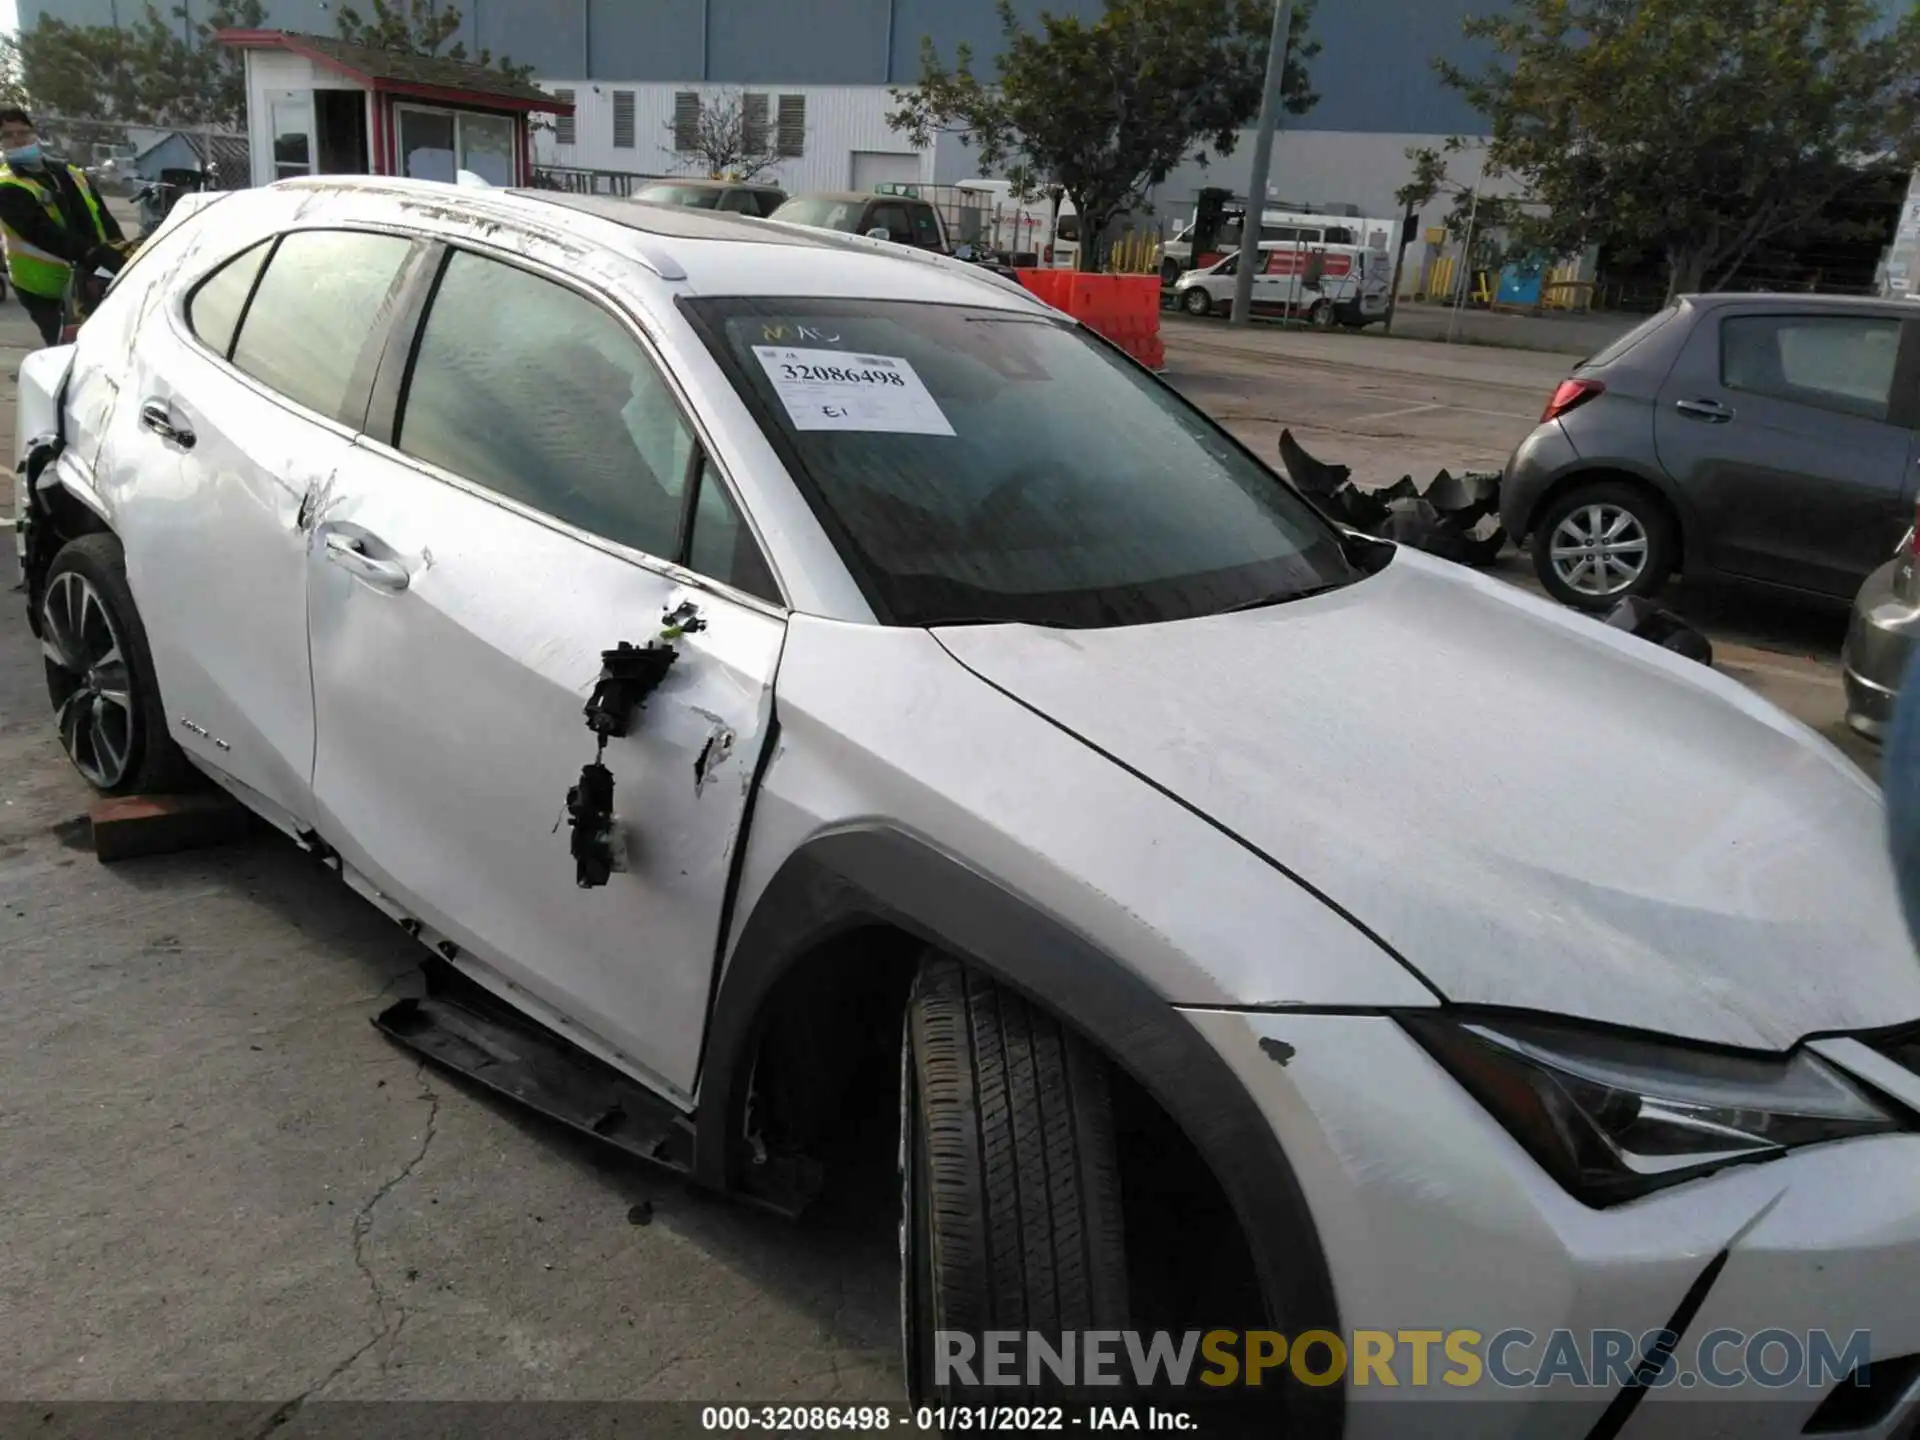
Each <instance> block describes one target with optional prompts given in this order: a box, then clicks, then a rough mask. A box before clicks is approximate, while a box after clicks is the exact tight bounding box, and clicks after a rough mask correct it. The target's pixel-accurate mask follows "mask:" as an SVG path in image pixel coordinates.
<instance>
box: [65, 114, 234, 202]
mask: <svg viewBox="0 0 1920 1440" xmlns="http://www.w3.org/2000/svg"><path fill="white" fill-rule="evenodd" d="M34 123H35V125H36V126H37V127H38V128H39V130H40V133H41V135H42V137H44V139H45V140H46V142H47V147H48V149H50V150H51V151H52V152H53V153H54V154H55V155H58V156H61V157H62V158H64V159H66V160H69V161H71V162H72V163H73V164H75V165H78V166H80V167H81V168H82V169H84V170H86V171H87V172H88V174H89V175H91V176H92V177H93V179H94V181H95V183H96V185H98V186H99V188H100V189H101V191H102V192H103V193H105V194H108V195H120V196H129V195H132V194H133V193H134V192H136V191H137V190H139V189H140V187H141V186H143V185H146V184H149V183H153V184H160V185H163V186H167V187H169V188H171V189H173V190H175V191H187V190H242V189H245V188H246V187H247V186H248V185H249V184H250V183H251V182H252V172H253V164H252V158H251V155H250V153H249V151H248V148H247V136H246V133H245V132H244V131H236V130H227V129H221V128H219V127H216V126H207V125H179V126H163V125H129V124H126V123H125V122H122V121H115V120H94V119H88V118H85V117H79V116H71V115H35V116H34Z"/></svg>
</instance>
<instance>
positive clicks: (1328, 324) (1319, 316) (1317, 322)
mask: <svg viewBox="0 0 1920 1440" xmlns="http://www.w3.org/2000/svg"><path fill="white" fill-rule="evenodd" d="M1338 319H1339V317H1338V316H1337V315H1335V314H1334V313H1333V302H1332V301H1331V300H1316V301H1314V302H1313V304H1312V305H1310V306H1308V307H1307V324H1309V325H1311V326H1312V327H1313V328H1314V329H1316V330H1331V329H1333V327H1334V324H1335V322H1336V321H1337V320H1338Z"/></svg>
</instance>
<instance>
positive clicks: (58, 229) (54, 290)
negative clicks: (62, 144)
mask: <svg viewBox="0 0 1920 1440" xmlns="http://www.w3.org/2000/svg"><path fill="white" fill-rule="evenodd" d="M0 152H4V154H5V159H6V163H5V164H4V165H0V241H4V243H5V246H6V252H7V278H8V279H10V280H11V281H12V282H13V288H14V293H15V294H17V295H18V296H19V297H20V304H21V305H22V306H23V307H24V308H25V309H26V312H27V313H28V314H29V315H31V316H32V317H33V323H34V324H35V325H36V326H38V327H39V330H40V338H41V339H42V340H44V341H45V342H46V343H47V344H49V345H54V344H57V343H59V339H60V325H61V320H62V316H63V312H64V309H65V297H66V293H67V282H68V280H69V279H70V278H71V276H72V274H73V267H74V266H76V265H92V264H95V263H100V258H101V257H102V256H103V255H104V256H105V257H106V258H107V259H109V260H111V257H112V252H111V251H110V250H109V249H108V247H111V246H113V245H117V244H119V243H121V242H122V241H123V240H124V238H125V237H124V236H123V235H122V234H121V232H120V225H119V222H118V221H116V220H115V219H114V218H113V216H112V215H111V214H110V213H109V212H108V210H107V207H106V206H105V205H103V204H102V203H101V201H100V196H99V195H98V194H97V193H96V192H95V190H94V188H93V184H92V182H91V181H89V180H88V179H87V177H86V174H85V172H84V171H82V170H81V169H80V167H79V166H77V165H69V164H68V163H67V162H66V161H64V160H59V159H55V158H52V157H49V156H47V155H45V154H44V153H43V152H42V150H41V146H40V135H39V132H38V131H37V130H36V129H35V127H34V123H33V117H32V116H31V115H29V114H27V112H26V111H24V110H22V109H19V108H18V107H10V108H5V109H0ZM112 263H113V264H114V265H115V266H116V268H117V264H118V262H117V260H113V261H112Z"/></svg>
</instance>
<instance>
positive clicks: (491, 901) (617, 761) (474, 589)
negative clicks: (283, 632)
mask: <svg viewBox="0 0 1920 1440" xmlns="http://www.w3.org/2000/svg"><path fill="white" fill-rule="evenodd" d="M402 353H404V347H402ZM386 383H387V376H386V375H385V374H384V373H383V376H382V380H381V387H382V390H383V392H384V390H385V388H386ZM375 408H376V411H377V410H378V409H379V405H378V403H377V402H376V407H375ZM370 429H372V430H373V431H374V432H375V433H374V434H373V435H370V436H369V437H368V438H366V439H364V440H363V441H362V442H361V443H360V444H359V445H358V446H357V447H356V450H355V452H354V455H353V458H352V460H351V462H350V463H349V464H348V465H347V466H345V467H343V470H342V478H341V481H340V483H338V484H337V485H336V486H335V487H334V488H333V490H332V491H331V492H330V494H329V497H328V503H327V505H326V507H325V509H324V510H323V512H322V513H321V514H320V515H319V516H318V517H317V535H316V544H315V545H314V547H313V549H312V552H311V560H310V562H309V583H310V597H311V601H310V603H311V640H312V654H313V675H314V699H315V717H316V724H317V728H318V737H319V738H318V744H317V749H316V754H315V762H314V777H313V783H314V792H315V797H316V802H317V805H318V808H319V811H320V817H321V818H320V822H319V823H320V828H321V831H322V833H323V834H325V835H326V836H327V838H328V839H329V841H331V842H332V843H333V844H334V845H335V846H336V847H337V848H338V849H339V850H340V851H341V853H342V854H343V856H345V857H346V859H347V861H348V862H349V863H350V864H352V865H353V866H354V867H355V868H357V869H359V870H361V871H362V872H363V873H365V874H366V875H367V876H368V878H369V879H370V880H371V881H372V882H373V883H374V884H375V885H377V886H378V887H379V888H380V889H382V890H383V891H385V892H386V893H387V894H388V895H389V896H391V897H392V898H393V899H394V900H396V901H398V902H400V903H401V904H403V905H404V906H406V907H408V908H409V909H410V910H411V912H412V913H414V914H416V915H418V916H419V917H420V918H421V919H422V920H423V921H425V922H426V923H428V924H430V925H432V926H433V927H434V928H435V929H436V930H439V931H441V932H442V933H444V934H446V935H447V936H448V937H450V938H451V939H452V940H453V941H454V942H455V943H456V944H458V945H459V946H460V947H461V949H462V951H463V952H464V955H463V958H464V959H468V960H472V961H477V962H478V964H479V965H481V966H482V967H484V968H485V969H487V970H490V971H492V972H493V973H494V974H495V975H497V976H498V977H500V978H502V979H504V980H506V981H508V982H510V983H512V984H513V985H516V986H519V987H521V988H522V989H523V990H525V991H526V992H527V993H528V994H529V995H531V996H532V997H533V998H534V999H535V1000H537V1001H538V1002H540V1004H541V1005H543V1006H544V1007H546V1008H547V1009H549V1010H550V1011H552V1012H556V1014H557V1017H558V1018H559V1019H561V1020H563V1021H564V1022H566V1023H567V1024H569V1025H571V1026H572V1027H574V1028H575V1030H576V1032H578V1033H580V1034H581V1035H582V1037H583V1038H585V1039H588V1040H589V1041H591V1042H593V1043H595V1044H597V1046H598V1048H600V1049H602V1050H603V1051H605V1052H607V1053H609V1054H610V1055H611V1056H612V1057H613V1058H615V1059H616V1060H618V1061H620V1062H622V1063H624V1064H625V1065H627V1066H628V1067H629V1068H631V1069H632V1070H634V1071H636V1072H638V1073H641V1074H643V1075H644V1076H646V1077H648V1078H650V1079H651V1080H652V1081H653V1082H654V1083H655V1084H657V1085H658V1086H659V1087H660V1088H661V1089H663V1090H664V1091H666V1092H667V1093H669V1094H674V1095H677V1096H679V1097H681V1098H683V1099H684V1098H685V1097H686V1096H687V1095H688V1093H689V1092H690V1091H691V1089H692V1086H693V1082H694V1075H695V1069H696V1066H697V1063H698V1058H699V1047H700V1039H701V1033H702V1027H703V1023H704V1019H705V1013H706V1005H707V997H708V987H709V984H710V982H711V979H712V973H713V965H714V960H715V951H716V945H717V941H718V935H719V921H720V913H721V908H722V903H723V900H724V897H725V894H726V890H727V885H728V881H729V866H730V859H731V857H732V855H733V854H734V851H735V847H736V842H737V841H738V840H739V838H740V836H739V832H740V826H741V824H742V821H743V817H744V813H745V808H746V804H747V798H748V793H749V789H750V781H751V777H752V775H753V774H754V771H755V767H756V764H757V761H758V758H759V754H760V750H761V747H762V746H763V744H764V743H765V740H766V737H767V734H768V730H769V726H770V723H771V714H772V685H773V677H774V669H775V666H776V664H777V661H778V658H779V654H780V647H781V644H782V642H783V640H784V638H785V622H784V620H783V619H782V618H781V615H780V612H779V609H778V607H777V606H775V605H769V604H761V603H757V602H756V601H755V599H753V598H751V595H748V594H743V593H741V591H742V590H744V591H750V592H752V593H753V594H760V595H770V594H771V593H772V591H771V587H770V582H768V581H767V580H766V577H765V572H764V569H763V568H761V569H756V568H755V565H754V563H753V559H752V557H753V556H755V555H757V553H758V552H757V550H753V549H751V548H748V549H743V547H742V543H737V542H742V541H744V543H745V545H746V546H748V547H750V546H751V536H750V535H748V534H746V532H745V530H744V527H743V526H742V525H740V523H739V518H738V511H737V509H736V508H734V507H733V505H732V502H731V501H730V499H729V497H728V492H727V490H726V487H725V483H724V480H723V478H722V477H721V476H720V475H719V474H718V473H717V472H716V471H715V469H714V468H713V466H712V465H711V464H710V463H709V462H708V461H707V459H706V457H705V454H704V451H703V448H702V446H701V445H700V443H699V442H698V440H697V438H696V436H695V432H694V430H693V428H692V426H691V425H690V424H689V423H688V421H687V420H686V418H685V416H684V413H683V412H682V410H681V409H680V407H679V405H678V404H677V401H676V397H675V395H674V392H673V391H672V390H671V388H670V387H669V385H668V384H667V382H666V380H665V379H664V377H663V375H662V373H661V371H660V370H659V369H658V367H657V366H656V365H655V363H654V361H653V360H652V358H651V356H650V353H649V351H648V350H647V349H646V348H645V347H644V346H643V344H642V343H641V342H640V340H639V339H638V338H637V337H636V335H635V334H634V333H633V331H632V330H631V329H630V328H629V327H628V325H627V324H626V323H625V321H623V320H622V319H620V318H618V317H617V316H616V315H615V313H613V311H612V310H611V309H610V308H608V307H606V306H604V305H602V304H601V303H599V302H598V301H597V300H596V299H595V298H591V297H589V296H587V295H585V294H583V293H581V292H580V291H578V290H575V289H573V288H571V287H570V286H568V285H564V284H562V283H560V282H558V281H557V280H554V279H551V278H548V277H546V276H544V275H540V274H536V273H534V272H532V271H529V270H526V269H522V268H518V267H517V266H514V265H509V264H507V263H505V262H503V261H501V260H497V259H493V258H489V257H484V256H482V255H480V254H477V253H473V252H468V251H461V250H455V251H453V252H451V253H450V256H449V258H448V260H447V262H446V266H445V268H444V270H443V271H442V273H441V274H440V277H439V279H438V282H437V288H436V291H435V293H434V295H433V298H432V300H431V302H430V304H429V306H428V308H427V310H426V314H425V318H424V321H423V327H422V330H421V332H420V338H419V342H418V349H417V353H416V355H415V358H414V360H413V362H412V371H411V374H410V376H409V377H408V378H407V382H406V399H405V406H404V409H403V410H402V411H401V413H399V414H398V415H397V416H396V417H394V422H393V426H392V429H391V430H390V431H388V432H386V433H387V434H388V436H389V437H390V438H391V441H392V443H391V444H387V443H383V441H382V440H381V438H379V437H380V426H379V425H378V424H376V423H373V422H370ZM689 486H697V487H698V495H697V497H696V500H697V503H696V504H695V505H693V506H688V505H686V504H685V503H684V501H685V499H686V492H687V489H688V487H689ZM688 514H692V515H693V517H694V518H693V520H692V525H693V532H692V534H691V536H688V535H687V533H686V529H687V526H686V522H685V521H684V520H683V516H686V515H688ZM662 556H664V557H668V558H675V557H681V556H684V557H686V558H687V561H688V563H689V564H690V565H691V566H693V567H696V568H699V569H701V570H703V571H704V572H705V573H706V574H707V575H708V576H710V577H712V578H713V579H714V580H716V581H718V582H721V583H715V584H708V583H705V582H703V581H696V580H690V579H689V578H687V572H686V571H678V572H676V571H675V570H673V569H672V568H670V567H669V566H668V565H667V564H666V562H665V561H664V560H661V559H657V558H654V557H662ZM743 556H745V557H747V558H744V559H743V558H742V557H743ZM722 572H724V573H722ZM736 586H738V587H739V589H736V588H735V587H736ZM682 606H688V607H690V609H689V610H688V611H687V612H686V613H687V614H688V616H689V617H690V618H691V620H692V621H693V622H694V626H695V627H697V628H693V627H689V628H686V629H685V630H684V632H683V633H681V634H680V635H679V636H678V638H677V639H675V640H673V641H672V642H671V643H673V644H674V646H675V649H676V651H677V658H676V659H675V660H674V662H673V664H672V666H671V668H670V669H669V670H668V672H667V675H666V678H665V681H664V683H662V684H661V685H660V687H659V689H658V690H656V691H655V692H654V693H653V695H652V696H651V698H650V699H648V700H647V701H646V703H645V705H644V707H643V708H642V709H640V710H639V711H638V712H637V713H636V714H634V716H633V719H632V724H631V728H630V731H629V733H628V734H627V735H626V736H625V737H624V738H616V739H610V740H609V741H608V742H607V745H606V749H605V753H604V756H603V757H602V763H604V764H605V766H606V767H607V769H608V770H609V771H610V772H611V774H612V777H613V785H614V791H613V807H612V808H613V812H614V817H615V825H614V829H615V833H616V836H617V837H618V842H619V843H618V849H619V850H620V851H622V852H623V855H622V863H623V865H624V869H622V870H620V871H617V872H616V873H614V874H613V875H612V876H611V879H610V881H609V883H607V884H605V885H603V886H598V887H594V888H582V886H581V885H580V884H579V883H578V881H577V874H576V866H575V861H574V858H573V856H572V854H571V853H570V851H569V843H568V842H569V833H570V831H569V825H568V823H567V816H566V814H565V809H564V807H565V804H566V801H567V793H568V790H569V788H570V787H572V786H574V785H575V784H576V783H578V782H579V781H580V778H581V770H582V767H583V766H584V765H585V764H586V763H587V762H589V761H591V760H593V759H594V757H595V753H596V746H595V737H594V735H593V734H592V733H591V732H590V731H589V730H588V728H587V725H586V723H585V719H584V717H583V714H582V710H583V707H584V706H585V704H586V701H587V698H588V695H589V693H590V692H591V691H592V689H593V687H594V683H595V680H596V677H597V676H598V674H599V672H600V668H601V653H602V652H603V651H606V650H610V649H612V648H614V647H615V646H616V645H618V644H619V643H620V642H622V641H625V642H629V643H631V644H634V645H645V644H646V643H648V642H649V641H653V640H656V639H659V638H661V636H662V632H663V629H665V628H666V625H667V617H668V616H669V615H670V614H673V613H675V612H679V611H680V610H681V607H682Z"/></svg>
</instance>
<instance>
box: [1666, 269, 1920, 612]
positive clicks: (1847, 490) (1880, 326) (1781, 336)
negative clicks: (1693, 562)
mask: <svg viewBox="0 0 1920 1440" xmlns="http://www.w3.org/2000/svg"><path fill="white" fill-rule="evenodd" d="M1904 330H1905V332H1906V333H1905V334H1904V335H1903V326H1902V324H1901V322H1900V320H1899V319H1898V318H1896V317H1893V316H1888V315H1882V314H1876V313H1874V312H1871V311H1865V310H1853V311H1844V310H1838V309H1836V310H1834V311H1816V310H1809V309H1805V308H1800V307H1795V308H1792V309H1787V308H1779V309H1773V310H1769V309H1767V308H1765V307H1764V306H1763V305H1758V304H1756V305H1752V306H1739V307H1730V308H1728V309H1716V310H1711V311H1709V312H1707V314H1706V315H1705V316H1704V317H1703V318H1702V320H1701V323H1700V324H1699V326H1698V327H1697V328H1696V329H1695V332H1694V334H1693V335H1692V337H1691V338H1690V339H1689V340H1688V342H1687V345H1686V347H1685V348H1684V349H1683V350H1682V352H1681V355H1680V359H1679V361H1678V362H1677V363H1676V364H1675V366H1674V368H1673V370H1672V372H1671V373H1670V374H1669V375H1668V377H1667V380H1666V383H1665V384H1664V385H1663V386H1662V388H1661V391H1660V395H1659V399H1658V402H1657V405H1656V411H1655V420H1654V438H1655V444H1656V446H1657V448H1658V451H1659V457H1660V463H1661V465H1662V466H1663V467H1664V468H1665V469H1666V471H1667V472H1668V473H1669V474H1670V475H1671V476H1673V478H1674V479H1675V480H1676V481H1677V482H1678V483H1679V485H1680V486H1681V487H1682V488H1683V489H1684V490H1685V491H1686V493H1687V495H1688V497H1689V499H1690V500H1691V501H1692V503H1693V506H1694V508H1695V510H1696V512H1697V514H1698V515H1699V519H1700V525H1699V536H1698V541H1699V543H1700V544H1702V545H1704V547H1705V548H1706V550H1707V558H1708V560H1709V561H1710V563H1711V565H1712V567H1713V568H1714V569H1716V570H1719V571H1722V572H1724V573H1727V574H1730V575H1736V576H1740V577H1743V578H1747V579H1753V580H1762V581H1768V582H1771V583H1775V584H1781V585H1792V586H1796V587H1799V588H1802V589H1807V590H1813V591H1818V592H1821V593H1824V594H1828V595H1833V596H1839V597H1850V596H1851V595H1853V593H1854V592H1855V591H1856V590H1858V589H1859V586H1860V582H1861V581H1862V580H1863V579H1865V577H1866V576H1867V574H1868V573H1869V572H1870V571H1872V570H1873V569H1874V567H1876V566H1877V565H1879V564H1880V563H1881V562H1882V561H1884V560H1885V559H1886V557H1887V555H1888V554H1889V553H1890V552H1891V550H1892V548H1893V546H1894V544H1895V542H1896V541H1897V540H1898V539H1899V537H1900V534H1901V531H1902V529H1903V528H1904V526H1905V525H1906V523H1907V519H1908V516H1909V512H1910V510H1911V507H1912V498H1913V487H1912V479H1913V477H1912V475H1911V473H1910V472H1911V470H1912V468H1913V467H1912V466H1911V465H1910V464H1909V462H1908V454H1907V451H1908V447H1909V444H1910V443H1911V427H1912V425H1913V421H1914V416H1913V410H1914V402H1913V399H1912V397H1910V396H1908V395H1905V394H1903V393H1898V392H1897V391H1896V386H1895V376H1896V374H1897V373H1899V371H1900V369H1901V365H1902V360H1901V351H1902V349H1903V346H1904V348H1906V349H1907V351H1908V352H1909V354H1910V355H1911V353H1912V350H1913V346H1914V344H1915V341H1916V338H1920V336H1917V335H1916V333H1915V331H1916V327H1915V326H1913V325H1911V324H1909V325H1907V326H1906V327H1904ZM1905 363H1906V364H1907V366H1908V367H1909V368H1910V367H1911V365H1912V363H1913V362H1912V360H1911V359H1909V360H1908V361H1906V362H1905Z"/></svg>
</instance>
